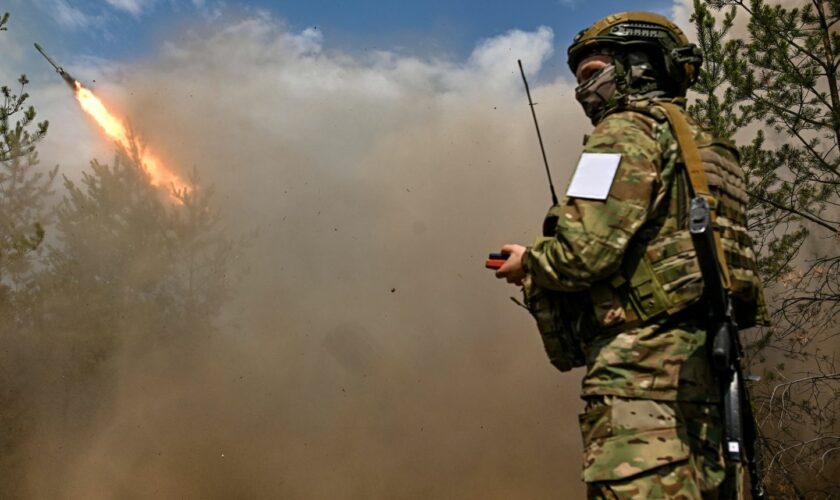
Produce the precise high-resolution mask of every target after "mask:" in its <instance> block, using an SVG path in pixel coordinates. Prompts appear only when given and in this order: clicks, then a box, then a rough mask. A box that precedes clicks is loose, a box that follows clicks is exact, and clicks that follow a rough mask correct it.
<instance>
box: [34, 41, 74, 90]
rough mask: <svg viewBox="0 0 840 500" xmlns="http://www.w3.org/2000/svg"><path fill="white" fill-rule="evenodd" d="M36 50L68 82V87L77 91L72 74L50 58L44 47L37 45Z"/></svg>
mask: <svg viewBox="0 0 840 500" xmlns="http://www.w3.org/2000/svg"><path fill="white" fill-rule="evenodd" d="M35 48H36V49H38V52H40V53H41V55H42V56H44V57H45V58H46V59H47V61H49V63H50V64H52V67H53V68H55V71H56V73H58V74H59V75H61V78H63V79H64V81H65V82H67V85H69V86H70V88H71V89H73V90H76V79H75V78H73V77H72V76H70V73H68V72H66V71H64V68H62V67H61V66H59V65H58V64H56V63H55V61H53V60H52V57H50V56H48V55H47V53H46V52H44V49H43V47H41V46H40V45H38V44H37V43H36V44H35Z"/></svg>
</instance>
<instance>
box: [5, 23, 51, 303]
mask: <svg viewBox="0 0 840 500" xmlns="http://www.w3.org/2000/svg"><path fill="white" fill-rule="evenodd" d="M8 20H9V14H8V13H5V14H3V16H0V30H5V28H6V24H7V22H8ZM28 83H29V81H28V80H27V79H26V75H21V76H20V78H19V79H18V84H19V90H18V92H17V93H14V92H13V91H12V90H11V89H10V88H9V87H7V86H5V85H4V86H2V87H0V94H2V96H3V102H2V105H0V317H5V316H6V314H11V313H12V312H13V311H12V310H11V308H10V305H11V304H12V302H13V301H14V297H13V294H12V291H13V290H15V289H19V288H20V287H21V285H22V284H23V283H24V282H25V281H26V280H28V279H31V274H30V271H31V268H32V262H31V254H32V253H33V251H35V250H36V249H37V248H38V247H39V245H40V244H41V242H42V241H43V239H44V234H45V231H44V225H45V224H46V223H47V222H48V219H49V215H50V214H49V212H50V210H49V208H48V207H47V206H46V200H47V197H48V196H49V195H50V193H51V192H52V191H51V189H52V184H53V180H54V178H55V175H56V172H57V167H56V168H55V169H53V170H51V171H48V172H43V171H40V170H39V169H38V154H37V152H36V150H35V144H36V143H37V142H38V141H39V140H40V139H42V138H43V137H44V135H45V134H46V133H47V127H48V123H47V122H46V121H44V122H41V123H38V124H35V121H34V120H35V116H36V112H35V108H33V107H32V106H29V107H26V106H25V103H26V100H27V99H28V98H29V94H27V93H26V92H24V88H25V86H26V85H27V84H28ZM33 126H34V127H35V130H34V131H31V130H30V129H31V128H32V127H33ZM7 319H8V318H7Z"/></svg>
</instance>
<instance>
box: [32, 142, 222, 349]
mask: <svg viewBox="0 0 840 500" xmlns="http://www.w3.org/2000/svg"><path fill="white" fill-rule="evenodd" d="M191 181H192V185H191V186H190V187H189V189H184V190H177V191H171V192H169V193H166V192H165V191H163V190H161V189H159V188H157V187H155V186H152V185H151V183H150V178H149V176H148V174H147V172H146V171H145V170H144V168H143V167H142V166H141V164H140V160H139V154H138V151H137V150H136V149H135V150H134V151H132V152H130V153H129V155H126V154H119V155H118V156H117V157H116V159H115V160H114V162H113V164H112V165H107V164H102V163H99V162H97V161H93V162H91V165H90V172H85V173H84V174H83V177H82V180H81V183H80V184H76V183H75V182H73V181H71V180H68V179H66V178H65V180H64V187H65V189H66V193H67V194H66V195H65V197H64V201H63V202H62V203H61V205H60V206H59V208H58V210H57V216H56V226H55V231H56V235H57V245H55V246H52V247H51V248H50V252H49V255H48V270H47V272H46V273H45V274H44V276H43V277H42V287H43V289H44V290H46V291H47V292H46V293H47V294H48V295H49V298H48V300H47V301H46V304H47V308H48V311H47V315H48V316H50V317H55V318H61V323H62V325H63V327H64V329H65V330H67V331H68V332H71V333H72V334H73V335H74V339H75V340H74V341H76V342H78V343H81V344H84V345H86V346H88V347H87V349H86V350H85V349H83V350H85V351H86V352H87V359H88V361H90V362H96V361H98V360H99V359H101V358H103V357H105V356H107V355H108V354H109V353H110V352H111V350H112V348H113V347H114V346H115V345H116V344H117V343H118V342H119V341H120V340H121V339H120V338H118V337H119V335H135V336H138V337H142V338H144V339H146V340H145V341H148V342H153V341H161V340H162V339H167V338H171V337H174V336H178V335H182V336H183V335H187V334H189V333H205V334H206V333H208V332H209V330H211V329H212V321H213V319H214V318H216V317H217V316H218V313H219V310H220V308H221V306H222V304H223V302H224V299H225V298H226V296H227V290H228V281H229V278H228V262H229V261H230V260H231V259H232V256H233V254H234V252H235V251H236V248H237V246H236V245H235V244H234V242H233V241H232V240H230V239H229V238H227V237H226V236H225V233H224V228H223V227H222V226H221V218H220V215H219V213H218V211H217V210H216V209H215V208H213V204H212V203H213V190H212V189H210V188H204V187H203V186H201V184H200V182H199V179H198V177H197V175H196V174H195V173H193V175H192V177H191ZM153 339H157V340H153ZM77 345H79V344H77Z"/></svg>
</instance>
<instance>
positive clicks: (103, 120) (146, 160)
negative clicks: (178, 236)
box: [75, 81, 187, 190]
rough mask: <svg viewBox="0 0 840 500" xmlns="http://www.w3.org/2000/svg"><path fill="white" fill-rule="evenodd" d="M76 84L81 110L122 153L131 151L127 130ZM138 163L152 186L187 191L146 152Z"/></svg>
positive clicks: (88, 92) (88, 91)
mask: <svg viewBox="0 0 840 500" xmlns="http://www.w3.org/2000/svg"><path fill="white" fill-rule="evenodd" d="M75 84H76V99H77V100H78V101H79V104H80V105H81V106H82V109H83V110H84V111H85V113H87V114H88V115H90V116H91V117H92V118H93V119H94V120H95V121H96V123H97V124H98V125H99V127H100V128H101V129H102V131H103V132H105V134H106V135H107V136H108V137H109V138H111V140H113V141H114V142H116V143H117V144H119V146H120V147H121V148H123V150H124V151H131V148H132V144H131V139H130V135H129V133H128V130H126V127H125V125H124V124H123V122H122V121H121V120H120V119H119V118H117V117H116V116H114V115H113V114H111V112H110V111H108V108H106V107H105V105H104V104H103V103H102V101H101V100H99V98H98V97H96V96H95V95H94V94H93V92H91V91H90V90H89V89H88V88H86V87H85V86H83V85H82V84H81V83H79V82H78V81H77V82H75ZM139 154H140V162H141V164H142V165H143V166H144V167H145V168H146V170H147V171H148V173H149V177H151V181H152V185H154V186H170V185H172V186H175V188H176V189H179V190H180V189H187V183H186V182H184V181H183V179H181V178H180V177H178V175H176V174H175V173H174V172H172V171H170V170H167V169H166V167H165V166H164V165H163V163H162V162H161V161H160V160H159V159H158V158H157V157H156V156H154V155H153V154H151V153H150V152H148V151H140V152H139Z"/></svg>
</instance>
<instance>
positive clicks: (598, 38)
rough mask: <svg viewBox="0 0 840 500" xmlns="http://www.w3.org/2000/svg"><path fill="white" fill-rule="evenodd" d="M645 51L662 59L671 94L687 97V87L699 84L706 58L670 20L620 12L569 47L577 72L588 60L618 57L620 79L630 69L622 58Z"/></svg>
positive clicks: (571, 66) (573, 67)
mask: <svg viewBox="0 0 840 500" xmlns="http://www.w3.org/2000/svg"><path fill="white" fill-rule="evenodd" d="M634 51H638V52H645V53H647V54H650V55H653V56H656V57H657V58H658V57H659V56H661V59H659V61H658V65H659V66H660V67H661V70H662V72H663V73H664V74H663V75H662V76H663V77H664V78H667V80H668V81H667V82H662V84H663V85H664V86H666V87H668V90H669V91H670V92H669V93H673V94H675V95H679V96H684V95H685V93H686V91H687V90H688V87H690V86H691V85H692V84H693V83H694V82H696V81H697V78H698V76H699V70H700V65H701V64H702V62H703V56H702V54H701V52H700V49H698V48H697V46H696V45H694V44H693V43H689V41H688V38H687V37H686V36H685V34H684V33H683V32H682V30H681V29H680V28H679V27H678V26H677V25H676V24H674V23H672V22H671V21H669V20H668V19H667V18H665V17H663V16H660V15H658V14H653V13H651V12H620V13H618V14H611V15H609V16H607V17H605V18H603V19H601V20H599V21H597V22H596V23H595V24H593V25H592V26H590V27H589V28H586V29H585V30H583V31H581V32H580V33H578V34H577V36H575V38H574V40H573V41H572V45H571V46H569V50H568V55H569V67H570V68H571V70H572V73H574V72H575V71H576V70H577V66H578V64H579V63H580V62H581V61H582V60H583V59H585V58H586V57H588V56H590V55H592V54H597V53H607V54H610V55H612V56H614V58H615V64H616V66H617V68H616V70H617V71H616V73H617V76H619V77H620V76H622V74H623V73H624V72H625V71H626V70H628V69H629V68H628V67H627V66H628V63H627V61H626V60H622V55H624V54H629V53H631V52H634Z"/></svg>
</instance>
